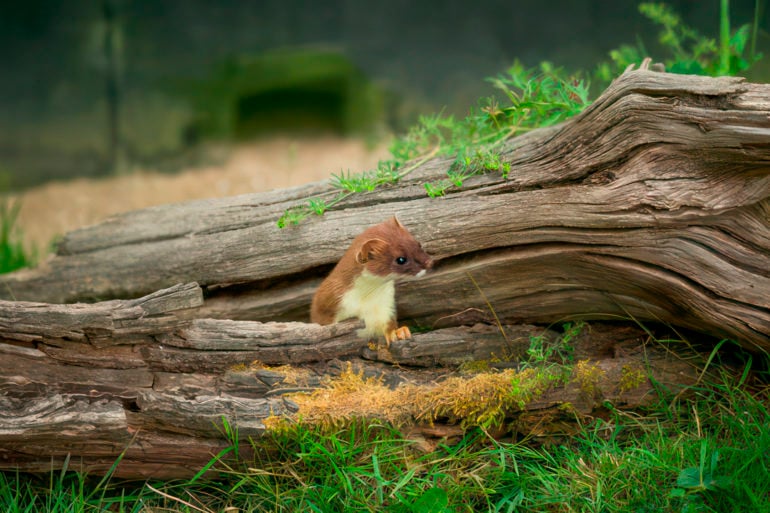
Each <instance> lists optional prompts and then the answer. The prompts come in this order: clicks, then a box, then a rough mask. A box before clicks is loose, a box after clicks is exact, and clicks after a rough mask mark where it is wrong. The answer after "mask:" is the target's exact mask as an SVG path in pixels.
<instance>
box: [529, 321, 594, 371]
mask: <svg viewBox="0 0 770 513" xmlns="http://www.w3.org/2000/svg"><path fill="white" fill-rule="evenodd" d="M584 327H585V323H584V322H582V321H577V322H574V323H572V322H565V323H564V324H563V325H562V329H563V333H562V335H561V337H559V340H558V341H555V342H554V341H550V340H548V339H547V338H546V337H544V336H543V335H539V336H536V337H530V339H529V348H528V349H527V359H526V361H524V362H523V366H525V367H539V366H542V365H544V364H545V363H547V362H551V361H553V360H554V359H556V360H557V361H558V363H559V364H561V365H570V364H572V362H573V361H574V352H575V348H574V346H573V345H572V339H574V338H575V337H576V336H578V335H579V334H580V332H581V331H582V330H583V328H584Z"/></svg>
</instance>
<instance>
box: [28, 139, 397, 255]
mask: <svg viewBox="0 0 770 513" xmlns="http://www.w3.org/2000/svg"><path fill="white" fill-rule="evenodd" d="M220 153H222V155H221V156H220V157H219V158H218V159H217V160H219V162H220V164H217V165H210V166H206V167H196V168H191V169H187V170H183V171H181V172H179V173H175V174H168V173H158V172H155V171H153V170H136V171H133V172H131V173H129V174H124V175H120V176H115V177H111V178H103V179H97V180H95V179H75V180H71V181H67V182H50V183H48V184H45V185H42V186H40V187H36V188H33V189H30V190H27V191H25V192H23V193H21V194H18V195H17V197H18V198H19V199H20V200H21V211H20V213H19V219H18V226H19V228H20V230H21V235H22V238H23V239H24V242H25V244H26V245H27V246H28V247H30V248H34V250H35V251H36V252H37V254H38V255H44V254H46V253H47V252H49V251H51V250H52V248H53V241H55V240H56V239H57V238H58V237H60V236H61V235H63V234H64V233H66V232H68V231H70V230H74V229H75V228H79V227H82V226H87V225H90V224H94V223H98V222H100V221H102V220H103V219H105V218H106V217H108V216H110V215H112V214H117V213H119V212H125V211H128V210H134V209H139V208H144V207H149V206H152V205H158V204H162V203H176V202H181V201H186V200H191V199H200V198H214V197H222V196H231V195H236V194H245V193H250V192H259V191H267V190H270V189H276V188H283V187H290V186H294V185H300V184H303V183H307V182H312V181H318V180H324V179H327V178H329V177H330V176H331V174H332V173H339V172H340V171H346V172H347V171H351V172H359V171H364V170H367V169H373V168H375V167H376V165H377V162H378V161H379V160H380V159H383V158H387V157H388V151H387V144H386V143H381V144H379V145H377V146H374V147H372V146H371V145H367V144H366V143H365V142H364V141H363V140H360V139H351V138H341V137H335V136H323V137H314V138H292V137H288V136H282V137H274V138H270V139H264V140H260V141H255V142H252V143H248V144H242V145H239V146H235V147H233V148H231V149H229V150H224V149H222V150H220Z"/></svg>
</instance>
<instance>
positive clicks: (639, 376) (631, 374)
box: [618, 365, 647, 394]
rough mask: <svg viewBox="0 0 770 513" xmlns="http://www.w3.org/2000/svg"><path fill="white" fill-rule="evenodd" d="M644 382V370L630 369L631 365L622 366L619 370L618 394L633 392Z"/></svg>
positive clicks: (645, 377)
mask: <svg viewBox="0 0 770 513" xmlns="http://www.w3.org/2000/svg"><path fill="white" fill-rule="evenodd" d="M646 380H647V373H646V372H645V371H644V369H641V368H638V367H632V366H631V365H624V366H623V367H622V368H621V369H620V382H619V383H618V387H619V388H620V393H621V394H622V393H623V392H628V391H629V390H634V389H635V388H638V387H639V385H641V384H642V383H644V382H645V381H646Z"/></svg>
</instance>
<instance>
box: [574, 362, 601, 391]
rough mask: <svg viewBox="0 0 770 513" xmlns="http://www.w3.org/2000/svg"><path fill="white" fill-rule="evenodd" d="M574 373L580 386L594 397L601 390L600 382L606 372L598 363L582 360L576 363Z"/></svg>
mask: <svg viewBox="0 0 770 513" xmlns="http://www.w3.org/2000/svg"><path fill="white" fill-rule="evenodd" d="M572 375H573V376H574V380H575V382H577V383H578V385H579V386H580V390H581V391H582V392H583V393H585V394H586V395H588V396H590V397H594V396H596V395H597V394H598V393H600V392H601V390H600V388H599V382H600V381H601V380H602V378H604V377H605V375H606V372H605V371H604V370H602V369H601V368H600V367H599V364H597V363H591V362H590V361H589V360H581V361H579V362H578V363H577V364H576V365H575V368H574V370H573V372H572Z"/></svg>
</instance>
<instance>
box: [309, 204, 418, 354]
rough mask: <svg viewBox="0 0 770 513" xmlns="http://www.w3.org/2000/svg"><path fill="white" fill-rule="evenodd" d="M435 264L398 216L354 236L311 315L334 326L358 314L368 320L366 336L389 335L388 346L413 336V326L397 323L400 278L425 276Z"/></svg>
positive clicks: (318, 293) (316, 298)
mask: <svg viewBox="0 0 770 513" xmlns="http://www.w3.org/2000/svg"><path fill="white" fill-rule="evenodd" d="M431 267H433V260H432V259H431V257H430V256H428V254H427V253H426V252H425V251H423V249H422V246H421V245H420V243H419V242H417V241H416V240H415V239H414V237H412V234H411V233H409V231H408V230H407V229H406V228H404V226H403V225H402V224H401V223H400V222H399V221H398V219H396V217H395V216H393V217H392V218H390V219H388V220H387V221H385V222H383V223H380V224H378V225H375V226H372V227H370V228H367V229H366V230H364V232H363V233H362V234H361V235H359V236H358V237H356V238H355V239H353V243H352V244H351V245H350V247H349V248H348V249H347V251H345V254H344V255H342V258H341V259H340V261H339V262H338V263H337V265H336V266H335V267H334V269H332V272H331V273H330V274H329V276H328V277H327V278H326V279H325V280H324V281H323V282H322V283H321V285H320V286H319V287H318V290H317V291H316V293H315V296H313V304H312V306H311V308H310V319H311V321H312V322H315V323H318V324H332V323H334V322H339V321H342V320H345V319H350V318H353V317H357V318H359V319H361V320H363V321H364V323H365V324H366V327H365V328H364V329H362V330H359V332H358V335H359V336H360V337H362V338H369V339H372V338H374V337H379V336H384V337H385V343H386V344H387V345H388V346H390V343H391V342H392V341H393V340H397V339H398V340H403V339H407V338H411V337H412V334H411V333H410V332H409V328H407V327H406V326H402V327H400V328H399V327H398V323H397V322H396V288H395V281H396V280H398V279H402V278H408V277H417V278H420V277H422V276H423V275H425V273H427V272H428V270H430V269H431Z"/></svg>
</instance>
